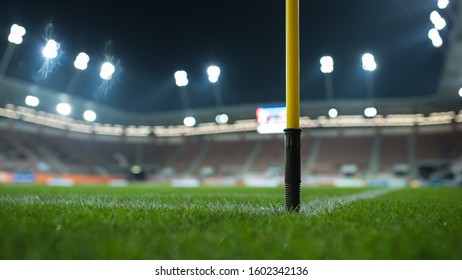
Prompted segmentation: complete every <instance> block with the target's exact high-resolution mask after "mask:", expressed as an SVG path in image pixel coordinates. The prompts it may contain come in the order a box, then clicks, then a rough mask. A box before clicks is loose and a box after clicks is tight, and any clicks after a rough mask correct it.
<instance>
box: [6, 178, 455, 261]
mask: <svg viewBox="0 0 462 280" xmlns="http://www.w3.org/2000/svg"><path fill="white" fill-rule="evenodd" d="M372 191H373V190H372ZM283 192H284V191H283V189H282V188H276V189H253V188H211V187H209V188H198V189H176V188H167V187H162V188H161V187H127V188H108V187H73V188H50V187H44V186H0V259H164V260H165V259H200V260H201V259H233V260H235V259H462V189H449V188H447V189H432V188H429V189H401V190H396V191H392V192H387V193H384V194H382V195H378V196H376V197H372V198H368V199H353V200H351V201H350V202H349V203H343V202H338V201H339V200H338V199H337V203H333V204H332V201H335V198H338V197H342V198H345V200H344V201H347V199H346V198H348V197H357V196H358V195H360V194H361V193H363V194H364V193H367V192H371V189H334V188H304V189H302V199H303V203H304V204H305V205H304V210H303V211H302V212H301V213H286V212H284V211H283V207H282V205H283V196H284V195H283ZM329 201H330V202H329ZM331 204H332V205H333V206H332V207H326V205H331Z"/></svg>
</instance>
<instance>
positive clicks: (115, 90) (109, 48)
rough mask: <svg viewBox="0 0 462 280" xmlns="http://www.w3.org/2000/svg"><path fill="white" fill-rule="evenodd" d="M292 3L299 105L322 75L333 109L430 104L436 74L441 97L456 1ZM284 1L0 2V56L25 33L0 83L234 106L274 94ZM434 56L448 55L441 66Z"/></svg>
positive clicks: (170, 106)
mask: <svg viewBox="0 0 462 280" xmlns="http://www.w3.org/2000/svg"><path fill="white" fill-rule="evenodd" d="M300 2H301V3H300V18H301V19H300V21H301V22H300V30H301V99H302V102H303V103H304V104H305V105H307V107H306V108H308V107H309V105H310V104H311V105H313V106H316V108H320V107H322V106H326V102H325V101H326V83H327V79H326V75H329V77H330V80H331V82H332V85H333V91H332V93H333V99H334V101H333V103H334V104H336V105H342V104H344V105H345V106H346V107H348V108H349V109H345V111H351V110H352V108H355V106H359V105H361V106H362V104H358V102H357V101H358V100H362V102H364V104H365V103H367V102H371V100H381V102H385V103H386V102H389V104H391V105H389V106H390V107H393V106H395V107H400V106H401V107H402V106H407V107H409V106H408V105H406V104H408V103H403V104H396V99H397V98H404V99H405V100H407V101H409V102H413V104H416V103H419V102H423V101H428V102H431V101H432V100H433V99H434V96H435V94H436V93H437V92H438V91H440V89H441V88H442V87H441V84H440V83H441V82H442V81H443V80H444V79H441V77H442V76H444V75H446V76H445V77H449V76H451V75H452V76H451V77H452V78H450V80H451V81H445V85H446V84H451V85H450V86H449V87H450V88H446V89H445V91H444V92H445V94H446V95H447V97H448V98H449V99H448V100H453V99H454V98H456V96H457V92H454V87H458V86H459V85H457V83H458V80H459V79H460V78H459V76H460V73H459V71H458V69H457V68H458V67H457V65H460V64H458V63H457V60H454V61H451V60H450V59H447V57H448V56H449V55H451V51H452V55H454V56H456V55H457V53H458V52H460V51H457V50H454V49H457V48H451V42H454V45H457V44H456V42H457V41H458V36H457V34H456V33H457V30H458V28H457V24H458V22H456V19H457V14H458V6H459V1H456V0H452V1H450V3H449V6H448V7H447V8H445V9H441V8H439V7H438V3H437V1H436V0H426V1H422V0H408V1H406V0H396V1H388V0H383V1H368V0H353V1H341V0H335V1H317V2H313V1H300ZM151 6H153V7H151ZM284 9H285V6H284V1H236V0H233V1H231V0H224V1H209V0H201V1H187V0H179V1H155V2H153V3H149V2H146V1H139V2H134V1H132V2H117V1H116V2H113V1H65V2H63V1H10V2H5V1H4V2H2V3H1V4H0V36H3V37H4V39H3V40H0V54H1V53H2V52H3V54H4V56H5V53H6V50H7V49H8V45H9V43H8V41H7V40H6V39H7V36H8V33H9V30H10V27H11V25H12V24H14V23H16V24H19V25H21V26H24V27H25V28H26V30H27V32H26V34H25V36H24V42H23V43H22V44H21V45H19V46H16V47H15V49H14V53H13V55H12V57H11V61H10V62H9V64H8V67H7V69H6V73H5V76H6V79H7V80H8V81H9V82H8V83H7V84H8V85H3V88H4V89H5V88H9V89H12V88H16V89H17V90H18V91H19V90H20V89H19V88H18V86H19V85H18V83H23V86H24V88H25V89H29V91H30V88H32V87H31V86H33V88H39V89H40V91H43V92H49V93H50V94H51V95H52V94H55V93H56V92H61V93H64V92H66V93H68V94H69V95H71V96H74V97H80V98H82V99H83V100H87V101H91V102H93V103H97V104H99V105H106V106H109V107H113V108H115V109H117V110H121V111H125V112H131V113H135V114H136V113H147V114H163V115H169V114H177V113H175V112H177V111H181V110H183V109H184V107H185V103H184V101H182V98H181V95H182V94H186V95H187V96H188V103H189V107H190V109H192V110H196V109H200V110H202V111H205V112H206V111H207V110H209V111H213V110H214V108H215V107H216V104H217V103H216V100H215V96H214V93H217V92H219V94H220V95H221V97H222V99H223V104H224V105H225V106H231V107H233V108H234V110H235V111H236V112H240V111H239V110H241V109H242V108H245V110H244V111H246V110H247V108H249V107H252V108H253V107H255V106H256V105H257V106H258V105H259V104H275V103H276V104H277V103H284V100H285V63H284V61H285V42H284V38H285V29H284V27H285V21H284V17H285V12H284ZM432 11H437V12H438V13H439V14H440V15H441V17H442V18H444V19H445V21H446V26H445V27H444V28H442V29H441V30H440V31H439V34H440V36H441V38H442V46H441V47H439V48H437V47H434V45H433V44H432V41H431V40H430V39H429V37H428V33H429V30H430V29H432V28H433V27H434V23H432V21H431V19H430V15H431V13H432ZM1 34H3V35H1ZM51 38H53V39H55V40H56V41H57V42H58V43H59V44H60V48H59V51H58V57H57V58H56V59H53V60H51V62H50V61H49V62H48V63H45V59H44V58H43V57H42V56H41V51H42V48H43V46H44V45H45V43H46V40H47V39H51ZM81 51H85V52H86V53H88V54H89V56H90V62H89V67H88V69H87V70H85V71H84V72H82V73H81V74H80V76H79V77H78V79H77V84H76V86H75V88H73V90H72V92H67V91H68V89H69V88H70V87H69V84H70V83H71V80H72V78H73V76H74V72H76V71H77V70H76V69H74V67H73V61H74V59H75V56H76V55H77V54H78V53H79V52H81ZM365 52H370V53H372V54H373V55H374V56H375V61H376V62H377V69H376V71H374V72H370V73H369V72H366V71H364V70H363V69H362V67H361V56H362V54H363V53H365ZM325 55H329V56H332V58H333V60H334V71H333V73H331V74H323V73H322V72H321V71H320V58H321V57H322V56H325ZM3 58H4V57H3ZM105 60H110V61H111V62H113V63H114V64H115V66H116V72H115V73H114V75H113V77H112V79H111V80H110V81H104V80H102V79H100V77H99V70H100V67H101V64H102V63H103V62H104V61H105ZM446 61H448V64H451V63H452V64H453V69H452V72H451V70H448V69H449V68H450V65H447V64H446ZM212 64H214V65H217V66H219V67H220V68H221V75H220V77H219V83H218V84H212V83H210V82H209V81H208V80H207V73H206V69H207V67H208V66H209V65H212ZM445 67H446V68H445ZM448 67H449V68H448ZM445 69H446V70H445ZM177 70H185V71H187V73H188V80H189V82H188V85H187V86H186V87H185V88H183V89H180V88H179V87H177V86H176V84H175V79H174V73H175V71H177ZM445 71H446V72H445ZM447 71H449V72H447ZM445 73H446V74H445ZM448 73H449V74H448ZM451 73H452V74H451ZM448 75H449V76H448ZM4 82H5V81H4ZM13 84H14V85H13ZM443 88H444V87H443ZM371 89H372V90H371ZM451 92H452V93H451ZM451 94H453V95H451ZM1 95H2V93H0V99H1V98H2V96H1ZM457 97H458V96H457ZM387 100H388V101H387ZM454 100H456V99H454ZM457 100H458V99H457ZM372 102H373V101H372ZM428 102H427V103H428ZM457 102H459V101H457ZM457 102H456V103H457ZM393 104H394V105H393ZM409 104H410V103H409ZM448 104H450V105H452V106H454V104H455V103H454V102H448ZM459 104H460V103H459ZM425 106H428V104H427V105H425ZM435 106H439V105H437V104H436V103H435ZM440 107H441V106H440ZM459 107H460V106H459ZM450 109H454V108H450ZM322 110H324V108H322ZM407 110H409V108H408V109H407ZM114 112H116V111H114ZM117 112H118V111H117ZM302 112H303V110H302ZM305 112H306V110H305ZM253 113H254V111H250V112H249V114H253ZM348 113H351V112H348ZM134 118H136V117H134Z"/></svg>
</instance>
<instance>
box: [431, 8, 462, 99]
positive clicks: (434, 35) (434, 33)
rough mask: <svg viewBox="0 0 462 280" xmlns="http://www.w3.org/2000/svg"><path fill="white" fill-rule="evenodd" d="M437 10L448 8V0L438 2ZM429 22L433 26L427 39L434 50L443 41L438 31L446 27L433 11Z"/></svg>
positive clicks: (460, 93)
mask: <svg viewBox="0 0 462 280" xmlns="http://www.w3.org/2000/svg"><path fill="white" fill-rule="evenodd" d="M437 5H438V8H439V9H440V10H444V9H446V8H447V7H448V6H449V0H438V4H437ZM430 21H431V22H432V24H433V26H434V27H433V28H432V29H430V31H428V38H429V39H430V40H431V41H432V44H433V46H434V47H435V48H439V47H441V46H442V45H443V39H442V38H441V36H440V34H439V31H441V30H443V29H444V28H445V27H446V20H445V19H444V18H443V17H442V16H441V15H440V13H438V11H433V12H431V14H430ZM459 96H460V97H462V88H460V89H459Z"/></svg>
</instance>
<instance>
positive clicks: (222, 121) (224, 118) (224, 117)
mask: <svg viewBox="0 0 462 280" xmlns="http://www.w3.org/2000/svg"><path fill="white" fill-rule="evenodd" d="M228 120H229V117H228V115H226V114H219V115H217V116H216V117H215V122H216V123H218V124H225V123H228Z"/></svg>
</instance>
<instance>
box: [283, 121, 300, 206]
mask: <svg viewBox="0 0 462 280" xmlns="http://www.w3.org/2000/svg"><path fill="white" fill-rule="evenodd" d="M284 133H285V141H284V146H285V155H284V165H285V178H284V186H285V199H286V201H285V209H286V211H289V212H299V211H300V184H301V179H300V178H301V176H300V170H301V168H300V136H301V134H302V130H301V129H300V128H286V129H284Z"/></svg>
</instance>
